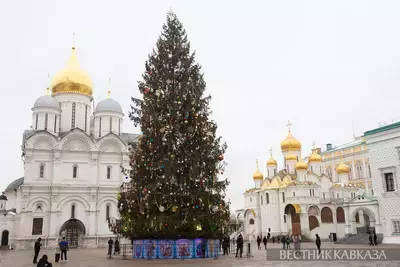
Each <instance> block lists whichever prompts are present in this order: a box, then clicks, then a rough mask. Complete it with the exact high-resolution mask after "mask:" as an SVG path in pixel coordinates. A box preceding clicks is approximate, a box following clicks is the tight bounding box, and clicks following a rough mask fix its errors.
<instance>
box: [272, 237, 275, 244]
mask: <svg viewBox="0 0 400 267" xmlns="http://www.w3.org/2000/svg"><path fill="white" fill-rule="evenodd" d="M272 244H275V236H273V237H272Z"/></svg>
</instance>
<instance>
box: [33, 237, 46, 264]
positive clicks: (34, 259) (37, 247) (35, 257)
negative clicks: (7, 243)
mask: <svg viewBox="0 0 400 267" xmlns="http://www.w3.org/2000/svg"><path fill="white" fill-rule="evenodd" d="M41 241H42V239H41V238H40V237H39V238H38V239H37V240H36V242H35V245H34V247H33V250H34V251H35V255H34V256H33V263H34V264H36V263H37V258H38V256H39V252H40V247H41V246H42V243H40V242H41ZM46 257H47V256H46Z"/></svg>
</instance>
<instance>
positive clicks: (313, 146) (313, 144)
mask: <svg viewBox="0 0 400 267" xmlns="http://www.w3.org/2000/svg"><path fill="white" fill-rule="evenodd" d="M312 148H313V149H315V141H313V143H312Z"/></svg>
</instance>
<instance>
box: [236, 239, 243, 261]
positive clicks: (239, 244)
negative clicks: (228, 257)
mask: <svg viewBox="0 0 400 267" xmlns="http://www.w3.org/2000/svg"><path fill="white" fill-rule="evenodd" d="M238 254H239V256H240V257H241V258H242V255H243V236H242V234H240V235H239V237H238V239H237V240H236V258H237V256H238Z"/></svg>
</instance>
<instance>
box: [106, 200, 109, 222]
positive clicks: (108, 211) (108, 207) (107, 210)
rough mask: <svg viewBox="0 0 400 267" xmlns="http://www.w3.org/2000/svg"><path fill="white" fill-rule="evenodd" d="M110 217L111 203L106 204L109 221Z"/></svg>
mask: <svg viewBox="0 0 400 267" xmlns="http://www.w3.org/2000/svg"><path fill="white" fill-rule="evenodd" d="M109 219H110V205H109V204H107V206H106V220H107V221H108V220H109Z"/></svg>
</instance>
